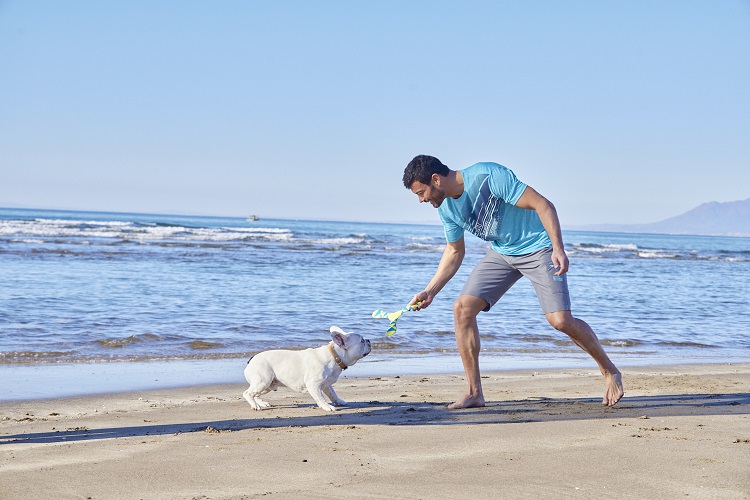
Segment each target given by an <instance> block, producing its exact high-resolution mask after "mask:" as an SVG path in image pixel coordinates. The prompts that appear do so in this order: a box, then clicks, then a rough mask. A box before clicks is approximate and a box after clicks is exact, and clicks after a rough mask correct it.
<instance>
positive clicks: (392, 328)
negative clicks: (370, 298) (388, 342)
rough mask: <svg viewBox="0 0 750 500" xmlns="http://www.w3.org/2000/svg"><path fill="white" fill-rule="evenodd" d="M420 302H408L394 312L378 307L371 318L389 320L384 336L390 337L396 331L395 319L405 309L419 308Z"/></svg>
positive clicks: (405, 310)
mask: <svg viewBox="0 0 750 500" xmlns="http://www.w3.org/2000/svg"><path fill="white" fill-rule="evenodd" d="M420 304H422V302H417V303H416V304H409V305H408V306H406V307H404V308H403V309H401V310H400V311H396V312H392V313H389V312H386V311H384V310H382V309H378V310H377V311H373V312H372V317H373V318H388V321H390V322H391V324H390V325H389V326H388V330H387V331H386V332H385V336H386V337H390V336H391V335H393V334H395V333H396V320H397V319H398V318H400V317H401V315H402V314H404V313H405V312H407V311H414V310H416V309H418V308H419V306H420Z"/></svg>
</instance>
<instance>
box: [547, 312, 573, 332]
mask: <svg viewBox="0 0 750 500" xmlns="http://www.w3.org/2000/svg"><path fill="white" fill-rule="evenodd" d="M547 321H549V324H550V325H551V326H552V328H554V329H555V330H558V331H561V332H564V333H570V332H572V331H573V329H574V328H575V319H574V318H573V315H572V314H570V311H557V312H553V313H549V314H547Z"/></svg>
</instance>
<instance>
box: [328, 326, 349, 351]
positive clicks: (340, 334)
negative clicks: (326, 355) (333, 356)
mask: <svg viewBox="0 0 750 500" xmlns="http://www.w3.org/2000/svg"><path fill="white" fill-rule="evenodd" d="M348 336H349V334H348V333H346V332H345V331H344V330H342V329H341V328H339V327H338V326H332V327H331V338H332V339H333V341H334V342H335V343H336V345H337V346H339V347H341V348H342V349H345V348H346V337H348Z"/></svg>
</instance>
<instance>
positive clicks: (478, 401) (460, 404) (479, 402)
mask: <svg viewBox="0 0 750 500" xmlns="http://www.w3.org/2000/svg"><path fill="white" fill-rule="evenodd" d="M481 406H484V396H483V395H482V394H478V395H471V394H466V395H465V396H464V397H462V398H461V399H459V400H458V401H456V402H455V403H451V404H449V405H448V408H449V409H451V410H458V409H460V408H479V407H481Z"/></svg>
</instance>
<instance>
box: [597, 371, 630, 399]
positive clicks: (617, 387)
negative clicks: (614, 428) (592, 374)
mask: <svg viewBox="0 0 750 500" xmlns="http://www.w3.org/2000/svg"><path fill="white" fill-rule="evenodd" d="M623 394H625V390H624V389H623V388H622V374H621V373H620V372H615V373H605V374H604V398H602V404H603V405H604V406H614V405H616V404H617V402H618V401H619V400H620V399H621V398H622V396H623Z"/></svg>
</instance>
